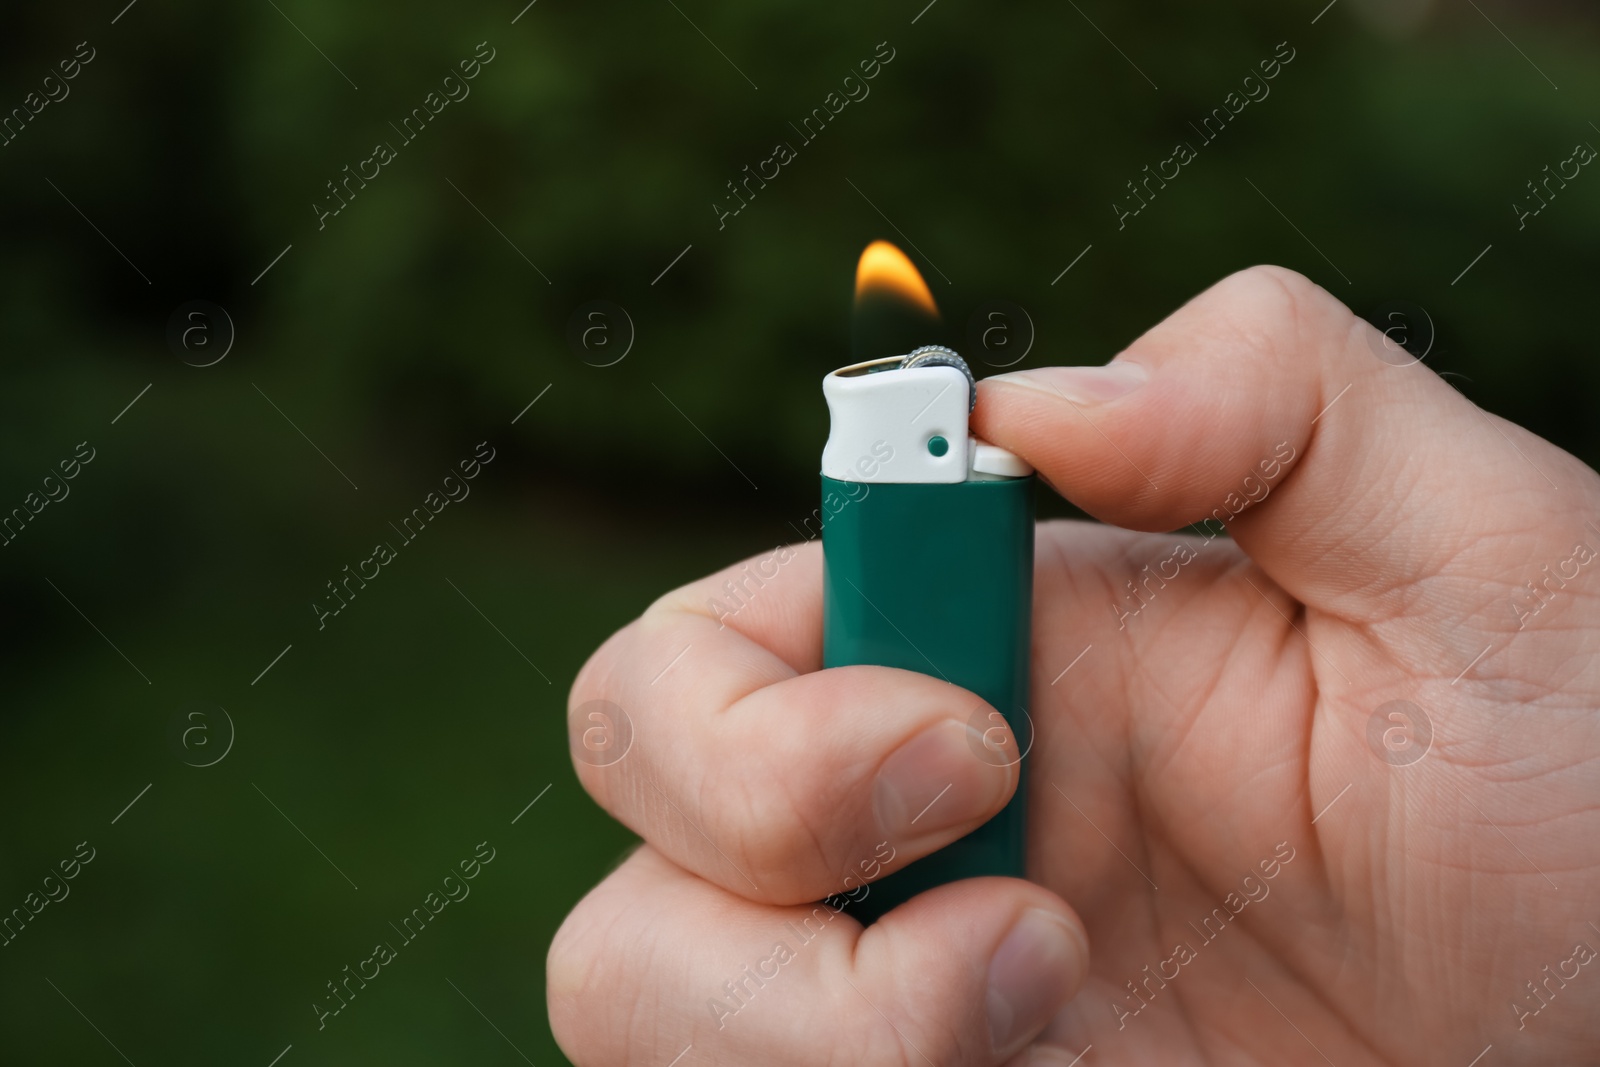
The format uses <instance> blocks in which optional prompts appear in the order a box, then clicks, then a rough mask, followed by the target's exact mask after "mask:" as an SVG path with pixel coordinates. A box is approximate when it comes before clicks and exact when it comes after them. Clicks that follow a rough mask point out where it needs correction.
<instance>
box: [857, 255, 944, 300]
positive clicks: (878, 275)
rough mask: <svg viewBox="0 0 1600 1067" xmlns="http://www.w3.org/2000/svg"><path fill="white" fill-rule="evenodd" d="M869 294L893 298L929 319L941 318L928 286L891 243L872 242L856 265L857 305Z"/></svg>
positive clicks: (904, 256) (909, 261)
mask: <svg viewBox="0 0 1600 1067" xmlns="http://www.w3.org/2000/svg"><path fill="white" fill-rule="evenodd" d="M869 293H875V294H881V295H887V296H890V297H893V298H895V299H898V300H901V301H904V302H905V303H908V304H912V305H915V306H916V307H920V308H922V309H923V310H924V311H926V312H928V314H930V315H934V316H937V315H938V314H939V308H938V305H936V304H935V303H934V302H933V293H931V292H929V291H928V283H927V282H925V281H923V280H922V275H921V274H920V273H919V272H918V271H917V268H916V267H915V266H914V265H913V264H912V262H911V260H909V259H907V258H906V254H905V253H904V252H902V251H900V249H898V248H896V247H895V246H894V245H892V244H890V243H889V242H888V241H873V242H872V243H871V244H870V245H868V246H867V247H866V250H865V251H864V252H862V253H861V261H860V262H859V263H858V264H856V303H858V304H859V303H860V302H861V300H862V298H863V297H865V296H867V295H868V294H869Z"/></svg>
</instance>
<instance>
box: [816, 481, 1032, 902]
mask: <svg viewBox="0 0 1600 1067" xmlns="http://www.w3.org/2000/svg"><path fill="white" fill-rule="evenodd" d="M1035 481H1036V479H1035V477H1034V476H1033V475H1032V474H1027V475H1024V476H1021V477H1006V478H988V479H969V480H965V481H957V482H947V483H935V484H917V483H895V482H876V481H860V482H856V481H843V480H839V479H836V478H831V477H828V476H827V475H826V474H825V475H824V476H823V478H822V499H823V508H822V516H823V524H822V544H823V557H824V570H823V574H824V577H823V629H822V635H823V637H822V658H823V666H824V667H842V666H847V665H853V664H873V665H877V666H884V667H899V668H903V669H905V670H911V671H919V672H921V673H923V674H927V675H931V676H933V677H936V678H942V679H944V680H946V681H948V682H950V683H951V684H953V685H956V686H960V687H961V688H962V689H965V690H970V691H971V692H973V693H975V694H977V695H978V696H979V697H981V698H982V699H983V700H984V701H986V702H987V705H974V707H972V708H971V709H970V713H968V714H967V720H968V723H969V725H971V726H972V727H973V738H974V750H973V758H974V759H988V760H991V761H998V762H1012V761H1016V760H1017V758H1018V757H1017V756H1016V755H1015V754H1014V753H1015V752H1017V751H1023V752H1025V751H1026V749H1027V748H1028V747H1029V746H1030V745H1031V743H1032V739H1033V728H1032V722H1031V720H1030V719H1029V717H1028V706H1029V691H1028V690H1029V656H1030V651H1031V646H1032V611H1033V525H1034V486H1035ZM991 707H992V708H993V709H998V711H999V712H1000V713H1001V714H1002V715H1003V716H1004V717H1005V719H1006V723H1007V724H1009V730H1010V733H1011V736H1012V737H1013V738H1014V739H1015V741H1016V745H1015V747H1007V746H1003V745H996V744H994V743H992V741H993V739H994V738H995V737H997V736H1001V735H999V734H996V733H993V732H992V731H996V730H999V731H1004V730H1005V729H1006V726H1005V725H1002V724H1000V723H998V722H996V721H995V720H994V719H993V715H994V711H993V710H991ZM952 710H953V711H957V712H958V713H959V712H962V709H961V708H959V707H953V708H952ZM1021 764H1022V765H1021V767H1020V768H1019V769H1020V771H1021V772H1022V779H1021V781H1020V782H1019V784H1018V787H1017V791H1016V794H1015V795H1014V796H1013V797H1012V798H1011V801H1010V802H1009V803H1008V804H1007V805H1006V807H1005V808H1004V810H1002V811H1001V812H1000V813H999V814H998V815H996V816H995V817H994V818H993V819H991V820H990V821H989V822H987V823H985V824H984V825H983V826H981V827H979V828H978V829H976V830H974V831H973V832H972V833H970V834H968V835H967V836H966V837H963V838H961V839H960V840H959V841H956V842H954V843H953V844H950V845H948V846H946V847H945V848H943V849H941V850H939V851H938V852H936V853H933V854H931V855H928V856H925V857H923V858H922V859H920V860H916V861H914V862H913V863H911V864H909V865H908V866H906V867H904V868H903V869H901V870H899V871H896V872H895V873H894V874H891V875H889V876H888V877H886V878H883V879H881V880H879V881H877V882H875V883H872V884H871V885H870V886H862V887H861V888H860V889H858V890H857V891H856V892H854V893H852V894H849V895H847V896H846V899H847V900H849V901H850V903H849V905H848V910H849V911H850V913H851V914H852V915H854V916H856V917H857V918H859V919H861V920H862V921H863V922H871V921H872V920H874V919H876V918H877V917H878V916H879V915H882V914H883V913H884V912H885V911H887V910H889V909H890V908H892V907H894V906H895V905H897V904H900V903H901V902H903V901H905V900H906V899H908V898H909V897H911V896H913V895H915V894H917V893H920V892H922V891H923V890H925V889H929V888H932V887H933V886H936V885H942V884H944V883H946V882H952V881H956V880H958V879H961V878H972V877H976V876H980V875H1007V876H1011V877H1017V878H1021V877H1024V876H1025V869H1026V844H1027V838H1026V829H1027V828H1026V821H1025V820H1026V811H1025V808H1026V795H1027V777H1026V770H1027V760H1026V758H1025V757H1024V758H1023V759H1022V760H1021ZM890 844H891V845H892V844H893V842H891V843H890Z"/></svg>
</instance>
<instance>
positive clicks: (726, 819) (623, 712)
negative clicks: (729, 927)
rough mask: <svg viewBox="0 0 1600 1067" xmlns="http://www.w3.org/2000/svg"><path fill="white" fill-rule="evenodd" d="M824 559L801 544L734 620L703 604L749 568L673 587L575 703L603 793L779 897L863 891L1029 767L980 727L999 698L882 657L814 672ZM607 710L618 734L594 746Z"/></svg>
mask: <svg viewBox="0 0 1600 1067" xmlns="http://www.w3.org/2000/svg"><path fill="white" fill-rule="evenodd" d="M820 556H821V553H820V551H818V550H817V548H816V547H815V546H804V547H802V548H800V549H799V550H795V552H794V556H793V558H792V559H789V560H788V561H787V562H786V563H784V564H783V565H782V567H781V569H779V570H777V571H775V572H770V573H768V574H767V576H766V577H765V578H763V580H762V584H761V585H760V587H759V588H756V587H753V586H752V587H751V589H750V591H749V593H748V595H747V598H746V600H745V607H744V608H742V609H740V610H739V611H738V613H737V614H732V615H728V614H724V613H721V612H719V611H718V610H716V609H715V608H713V607H711V606H709V605H708V601H709V600H712V599H715V597H714V595H713V594H715V593H716V592H718V591H720V590H722V589H723V588H724V586H725V584H726V583H728V582H729V581H730V579H729V578H728V577H726V576H727V575H730V574H733V575H738V574H740V573H742V572H743V569H744V565H740V566H736V567H734V568H730V569H729V570H728V571H724V572H722V573H721V574H716V575H712V576H711V577H709V578H707V579H705V580H703V581H701V582H697V583H694V584H693V585H691V586H689V587H687V588H686V589H684V590H681V591H680V592H679V593H676V594H673V595H671V596H668V597H664V598H662V600H660V601H658V602H657V603H656V604H654V605H652V606H651V608H650V609H649V610H648V611H646V612H645V614H644V615H643V616H642V617H640V618H639V619H637V620H636V621H635V622H633V623H632V624H630V625H629V626H628V627H626V628H625V629H624V630H622V631H621V632H620V633H618V634H617V635H615V636H614V637H613V638H612V639H611V640H609V641H608V642H606V644H605V645H603V646H602V647H601V648H600V650H599V651H598V652H596V653H595V655H594V656H593V657H592V658H591V659H590V661H589V663H588V664H586V665H585V666H584V668H583V670H582V671H581V672H579V675H578V678H577V680H576V681H575V682H574V683H573V688H572V694H571V697H570V701H569V709H570V710H569V724H570V734H571V741H572V753H573V761H574V765H575V766H576V768H577V771H578V776H579V779H580V780H581V781H582V782H583V785H584V788H586V789H587V790H588V791H589V793H590V794H591V795H592V796H593V797H594V798H595V800H597V801H598V802H599V803H600V804H601V806H602V807H604V808H605V809H606V810H607V811H609V812H610V813H611V814H612V815H614V816H615V817H616V818H617V819H619V820H620V821H622V822H623V823H625V824H626V825H628V826H629V827H630V828H631V829H633V830H634V831H635V832H636V833H638V834H639V835H640V836H641V837H643V838H645V840H647V841H649V842H650V843H651V844H653V845H655V846H656V847H657V848H658V849H660V850H661V851H662V852H663V853H665V854H666V855H667V856H669V857H671V858H672V860H673V861H674V862H676V863H678V864H679V865H681V866H683V867H684V868H686V869H687V870H690V871H692V872H694V873H696V874H698V875H700V876H701V877H704V878H706V879H709V880H710V881H713V882H715V883H716V884H718V885H720V886H722V887H724V888H726V889H729V890H731V891H733V892H735V893H738V894H740V895H742V896H745V897H747V898H749V899H751V900H758V901H763V902H767V903H780V904H793V903H798V902H801V901H814V900H818V899H821V898H822V897H825V896H828V895H830V894H836V893H845V892H850V891H852V890H854V889H855V887H857V886H859V885H861V884H862V883H863V882H868V881H871V880H873V879H875V878H878V877H881V876H882V875H883V874H885V873H888V872H890V871H893V870H897V869H898V868H900V867H903V866H905V865H906V864H907V863H910V862H911V861H912V860H914V859H916V858H918V857H920V856H924V855H926V854H928V853H929V852H932V851H934V850H935V849H938V848H941V847H943V846H944V845H947V844H949V843H950V842H952V841H954V840H956V839H957V838H959V837H962V836H964V835H966V834H968V833H970V832H971V831H972V830H974V829H976V828H977V827H978V826H980V825H981V824H982V823H984V822H985V821H987V820H988V819H989V818H990V817H992V816H993V815H994V814H995V813H996V812H998V811H999V810H1000V808H1001V807H1003V806H1004V805H1005V803H1006V801H1007V800H1009V799H1010V797H1011V794H1012V793H1013V792H1014V791H1015V789H1016V785H1017V779H1018V774H1019V772H1018V769H1017V766H1016V764H1017V763H1018V756H1017V754H1016V752H1015V742H1014V741H1013V740H1012V739H1011V738H1010V737H1009V735H1008V736H1006V737H1005V739H1004V744H1005V748H1004V750H1003V751H1000V750H997V749H996V748H995V747H994V745H995V743H996V742H995V737H994V736H993V735H991V736H989V737H985V735H984V734H982V733H980V732H979V730H978V729H976V728H974V727H973V726H972V725H969V723H972V722H977V723H979V724H980V725H982V724H986V723H987V722H988V721H990V720H989V719H988V718H987V716H988V715H989V714H990V713H992V709H991V708H990V707H989V705H988V704H986V703H984V702H983V701H982V700H980V699H979V698H978V697H977V696H975V695H973V694H972V693H971V692H969V691H967V690H965V689H960V688H957V687H956V686H953V685H951V684H949V683H948V682H945V681H941V680H939V679H936V678H930V677H927V676H926V675H922V674H917V673H914V672H910V671H902V670H893V669H890V668H885V667H841V668H837V669H834V670H828V671H815V670H813V671H812V672H811V673H804V674H802V673H799V671H798V670H797V666H799V667H809V666H813V664H811V663H810V655H811V649H810V647H809V640H810V639H809V638H806V637H804V636H802V635H801V633H800V631H801V630H803V629H805V628H807V627H809V628H811V629H813V630H815V631H816V632H819V633H820V631H821V619H820V595H818V593H817V590H818V589H819V588H820V586H821V560H820ZM791 606H793V607H794V608H795V610H793V611H787V610H786V609H787V608H789V607H791ZM719 619H721V621H720V622H719ZM763 640H766V641H771V642H772V644H773V645H775V646H777V647H776V648H774V647H768V646H767V645H766V644H763ZM780 649H781V650H782V652H784V653H787V655H788V657H789V658H785V655H784V654H781V653H780V651H779V650H780ZM596 715H598V716H600V717H601V718H602V719H605V720H607V722H608V723H609V726H610V728H611V729H612V730H614V731H615V732H614V733H612V734H611V735H609V738H603V739H602V740H606V739H608V740H609V741H610V742H611V743H610V745H609V746H608V745H601V746H599V747H598V749H597V748H596V747H595V746H594V745H593V741H594V740H595V736H594V734H595V731H596V730H597V729H599V728H598V727H596V726H595V725H594V722H595V721H596V720H595V719H594V716H596ZM610 720H615V722H611V721H610ZM619 723H620V724H621V725H622V726H625V727H626V729H627V730H628V731H629V732H630V736H629V739H628V743H627V744H626V746H625V747H624V744H623V742H622V741H621V740H620V739H619V737H618V736H617V735H618V734H620V733H621V732H622V731H621V730H620V729H619V728H618V724H619Z"/></svg>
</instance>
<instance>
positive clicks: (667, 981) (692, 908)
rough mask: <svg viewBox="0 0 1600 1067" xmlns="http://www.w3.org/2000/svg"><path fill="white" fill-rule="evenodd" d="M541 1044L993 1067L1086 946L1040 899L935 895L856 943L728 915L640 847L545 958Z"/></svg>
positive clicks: (646, 1058)
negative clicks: (546, 1023)
mask: <svg viewBox="0 0 1600 1067" xmlns="http://www.w3.org/2000/svg"><path fill="white" fill-rule="evenodd" d="M547 968H548V981H547V990H548V997H549V1004H550V1022H551V1028H552V1030H553V1032H554V1033H555V1036H556V1041H557V1042H558V1043H559V1044H560V1045H561V1048H562V1050H563V1051H564V1052H566V1054H567V1056H568V1057H569V1058H570V1059H571V1060H572V1062H573V1063H575V1064H577V1065H578V1067H589V1065H591V1064H593V1065H599V1064H604V1065H606V1067H618V1065H626V1064H641V1065H642V1064H649V1065H652V1067H659V1065H662V1064H668V1063H671V1062H673V1060H674V1058H675V1057H678V1056H681V1055H683V1054H684V1052H685V1050H686V1049H688V1048H690V1047H692V1048H693V1053H692V1054H691V1055H692V1059H691V1057H685V1059H684V1062H685V1063H688V1062H693V1063H698V1064H708V1063H710V1064H744V1063H761V1064H771V1065H774V1067H784V1065H788V1064H812V1063H897V1064H928V1065H929V1067H932V1065H935V1064H937V1065H939V1067H960V1065H990V1064H1000V1063H1004V1062H1005V1061H1006V1059H1007V1058H1009V1057H1010V1056H1013V1055H1015V1054H1016V1053H1017V1052H1018V1051H1019V1050H1020V1049H1022V1048H1023V1047H1025V1046H1026V1045H1027V1043H1028V1042H1029V1041H1031V1040H1032V1039H1033V1038H1034V1037H1035V1036H1036V1035H1037V1034H1038V1033H1039V1032H1040V1030H1041V1029H1043V1027H1044V1026H1045V1025H1046V1024H1047V1023H1048V1022H1049V1020H1050V1019H1051V1017H1052V1016H1053V1015H1054V1014H1055V1012H1056V1010H1057V1009H1058V1008H1059V1006H1060V1005H1061V1004H1062V1003H1064V1002H1065V1001H1066V1000H1067V999H1068V998H1069V997H1070V996H1071V995H1072V994H1073V993H1074V992H1075V991H1076V990H1077V988H1078V986H1079V985H1080V984H1081V982H1082V981H1083V977H1084V975H1085V974H1086V973H1087V969H1088V940H1087V937H1086V935H1085V934H1084V931H1083V927H1082V924H1081V923H1080V922H1079V921H1078V918H1077V916H1076V915H1074V914H1073V913H1072V912H1071V910H1070V909H1068V908H1067V906H1066V905H1065V904H1064V903H1063V902H1062V901H1061V900H1060V898H1058V897H1056V896H1055V895H1054V894H1052V893H1050V892H1048V891H1047V890H1044V889H1041V888H1039V887H1038V886H1034V885H1031V884H1029V883H1027V882H1022V881H1017V880H1014V879H1007V878H982V879H972V880H969V881H966V882H961V883H958V884H954V885H947V886H941V887H939V888H938V889H934V890H930V891H929V892H927V893H924V894H922V895H920V896H918V897H916V898H915V899H913V900H911V901H909V902H907V903H905V904H903V905H901V906H900V907H898V908H896V909H894V910H893V911H890V912H889V913H888V914H887V915H885V916H884V917H883V918H882V919H880V920H879V921H878V922H877V923H875V924H874V925H873V926H872V927H871V928H870V929H867V930H865V931H864V930H863V929H862V928H861V926H860V925H859V924H858V923H856V922H855V920H853V919H851V918H849V917H848V916H846V915H843V914H840V913H837V912H834V911H833V910H832V909H830V908H828V907H826V906H823V905H817V906H808V907H789V908H776V907H770V906H766V905H758V904H753V903H750V902H748V901H745V900H741V899H739V898H737V897H735V896H733V895H730V894H729V893H727V892H725V891H724V890H722V889H720V888H718V887H716V886H713V885H711V884H709V883H707V882H705V881H702V880H700V879H697V878H694V877H692V876H691V875H689V874H687V873H686V872H684V871H682V870H679V869H678V868H676V867H675V866H674V865H673V864H671V863H669V862H668V861H667V860H666V859H665V858H663V857H662V856H661V855H660V854H659V853H656V852H655V851H654V850H653V849H651V848H649V847H648V846H647V847H645V848H643V849H641V850H640V851H639V852H638V853H636V854H635V855H634V856H633V857H632V858H631V859H630V860H628V862H626V863H625V864H624V865H623V866H622V867H621V868H620V869H619V870H618V871H617V872H616V873H615V874H613V875H612V876H611V877H610V878H609V879H607V880H606V881H605V882H604V883H602V884H601V885H600V886H599V887H598V888H597V889H596V890H595V891H594V892H593V893H591V894H590V895H589V896H588V897H587V898H586V899H585V900H584V901H583V902H582V903H581V904H579V906H578V907H577V909H575V910H574V911H573V913H572V914H571V915H570V916H568V918H567V921H566V922H565V923H564V924H563V925H562V927H561V930H560V931H559V932H558V933H557V934H556V937H555V939H554V940H553V942H552V943H551V946H550V955H549V960H548V964H547Z"/></svg>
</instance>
